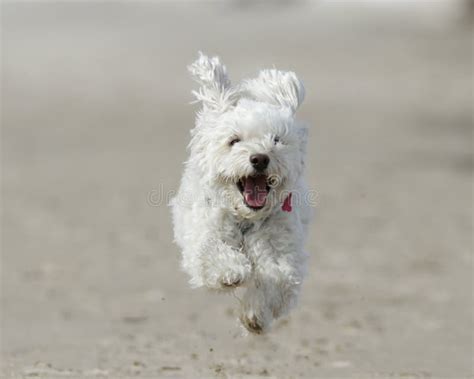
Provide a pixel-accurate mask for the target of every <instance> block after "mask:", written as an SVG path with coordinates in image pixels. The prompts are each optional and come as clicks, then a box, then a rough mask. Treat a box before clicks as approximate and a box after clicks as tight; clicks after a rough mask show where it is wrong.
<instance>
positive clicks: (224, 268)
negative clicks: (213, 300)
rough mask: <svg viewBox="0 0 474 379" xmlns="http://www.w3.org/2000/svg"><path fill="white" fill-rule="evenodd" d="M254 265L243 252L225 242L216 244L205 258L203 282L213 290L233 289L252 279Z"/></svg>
mask: <svg viewBox="0 0 474 379" xmlns="http://www.w3.org/2000/svg"><path fill="white" fill-rule="evenodd" d="M251 272H252V265H251V263H250V261H249V259H248V258H247V257H246V256H245V255H244V254H243V253H242V252H241V251H238V250H236V249H233V248H232V247H230V246H229V245H227V244H225V243H224V242H220V241H219V242H215V245H214V246H212V248H211V249H209V250H208V251H207V252H206V254H205V256H203V270H202V276H203V282H204V284H205V285H206V286H207V287H209V288H213V289H224V290H225V289H232V288H235V287H238V286H240V285H242V284H244V283H245V282H246V281H247V279H248V278H249V277H250V275H251Z"/></svg>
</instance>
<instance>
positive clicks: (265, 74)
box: [243, 69, 305, 113]
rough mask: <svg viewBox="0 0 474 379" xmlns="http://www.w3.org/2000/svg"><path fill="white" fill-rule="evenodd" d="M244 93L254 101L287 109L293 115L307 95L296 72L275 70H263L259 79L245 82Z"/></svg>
mask: <svg viewBox="0 0 474 379" xmlns="http://www.w3.org/2000/svg"><path fill="white" fill-rule="evenodd" d="M243 92H244V94H245V95H244V96H248V97H250V98H251V99H253V100H256V101H262V102H265V103H270V104H274V105H278V106H282V107H287V108H290V109H291V111H292V112H293V113H295V112H296V110H297V109H298V107H299V106H300V105H301V104H302V103H303V100H304V95H305V90H304V86H303V83H302V82H301V80H299V79H298V77H297V76H296V74H295V73H294V72H291V71H279V70H275V69H271V70H262V71H260V74H259V75H258V78H256V79H249V80H247V81H245V83H244V85H243Z"/></svg>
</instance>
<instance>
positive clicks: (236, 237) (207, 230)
mask: <svg viewBox="0 0 474 379" xmlns="http://www.w3.org/2000/svg"><path fill="white" fill-rule="evenodd" d="M203 222H205V226H204V227H203V228H200V233H198V234H196V235H195V242H194V243H193V246H189V249H187V250H188V251H185V252H184V254H183V258H184V259H183V266H184V268H185V269H186V271H188V272H189V273H190V274H191V284H192V285H193V286H195V287H201V286H205V287H208V288H211V289H217V290H226V289H231V288H234V287H237V286H239V285H241V284H243V283H244V282H246V281H247V279H248V278H249V277H250V275H251V272H252V265H251V263H250V261H249V259H248V258H247V256H246V255H245V254H244V251H243V246H242V233H241V231H240V229H239V228H238V225H237V223H236V222H235V220H234V219H233V218H232V216H231V215H226V214H222V213H220V212H218V211H216V212H214V213H213V214H212V215H211V217H209V215H208V218H207V219H206V221H204V220H203Z"/></svg>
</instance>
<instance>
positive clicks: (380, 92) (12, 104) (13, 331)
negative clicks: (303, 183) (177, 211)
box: [0, 1, 473, 379]
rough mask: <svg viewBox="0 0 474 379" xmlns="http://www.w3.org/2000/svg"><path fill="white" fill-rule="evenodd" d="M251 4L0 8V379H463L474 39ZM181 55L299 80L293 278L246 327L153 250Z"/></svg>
mask: <svg viewBox="0 0 474 379" xmlns="http://www.w3.org/2000/svg"><path fill="white" fill-rule="evenodd" d="M268 4H269V3H267V5H264V6H263V5H260V6H251V4H250V3H249V2H241V3H237V2H232V3H227V4H221V5H219V3H211V2H209V3H198V2H190V1H188V2H177V3H175V4H172V3H171V2H157V3H153V2H145V3H132V2H124V3H105V2H104V3H100V4H96V3H90V2H89V3H83V4H78V3H75V4H74V3H69V4H60V3H47V4H35V3H17V4H15V3H11V4H3V5H2V32H3V36H2V79H3V80H2V101H1V105H2V136H1V140H2V259H1V263H2V271H1V274H2V288H1V295H2V303H1V319H2V337H1V342H2V368H1V374H0V375H1V377H4V378H22V377H26V378H28V377H44V378H53V377H109V378H119V377H121V378H122V377H135V378H140V377H141V378H145V377H147V378H166V377H175V378H260V377H274V378H299V377H304V378H336V377H337V378H349V377H351V378H404V379H406V378H425V377H426V378H438V377H442V378H463V377H471V376H472V375H473V366H472V356H473V319H472V310H473V298H472V285H473V282H472V278H473V272H472V236H471V232H472V167H473V164H472V108H471V102H472V87H471V85H472V81H471V80H472V68H471V63H472V55H471V54H472V45H471V32H472V29H470V27H469V26H468V25H467V23H466V20H465V19H464V18H463V17H462V15H460V14H458V13H456V12H452V13H450V14H449V17H448V16H445V15H444V14H441V13H439V12H436V11H434V7H432V6H431V5H432V4H429V3H427V4H425V6H424V7H423V6H419V7H413V8H410V7H405V8H404V7H400V8H398V7H393V8H390V9H389V8H388V6H378V7H374V6H372V7H370V6H369V5H367V6H356V5H350V4H346V5H345V6H344V5H343V4H341V3H339V5H334V6H328V5H324V4H320V3H314V4H313V5H311V4H307V3H304V2H298V3H296V5H293V6H291V4H288V3H286V2H283V1H282V2H279V3H278V5H275V6H272V7H270V6H269V5H268ZM198 50H203V51H206V52H209V53H211V54H220V55H221V56H222V57H223V59H224V61H225V62H226V63H227V66H228V69H229V72H230V74H231V77H232V78H234V79H235V80H239V79H241V78H243V77H245V76H247V75H253V74H255V72H256V71H257V70H258V69H259V68H263V67H269V66H270V67H271V66H272V65H275V66H276V67H278V68H282V69H291V70H294V71H296V72H297V73H298V74H299V75H300V76H301V78H302V79H303V80H304V82H305V85H306V89H307V100H306V102H305V104H304V105H303V107H302V108H301V111H300V116H301V118H303V119H305V120H307V121H308V122H309V123H310V124H311V132H310V139H309V157H308V173H307V174H308V179H309V183H310V185H311V188H312V189H314V190H315V191H317V194H318V196H317V206H316V207H314V213H315V220H314V223H313V225H312V227H311V237H310V241H309V243H308V246H307V249H308V251H309V253H310V256H311V260H310V267H309V275H308V278H307V280H306V282H305V284H304V288H303V293H302V297H301V301H300V304H299V306H298V308H297V309H296V310H295V311H294V312H293V313H292V314H291V316H290V317H289V318H287V319H285V320H282V321H281V322H279V323H278V324H277V325H276V326H275V328H274V329H273V331H272V332H271V333H270V334H268V335H266V336H263V337H260V336H244V335H243V334H242V330H241V329H240V328H239V326H238V322H237V314H236V307H237V300H236V299H235V298H234V297H232V296H225V295H221V296H220V295H216V294H213V293H209V292H207V291H205V290H192V289H190V288H189V286H188V284H187V277H186V276H185V275H184V273H182V272H181V271H180V270H179V251H178V249H177V247H176V246H175V245H174V244H173V241H172V226H171V220H170V214H169V209H168V207H167V206H166V200H167V198H168V197H170V196H171V195H172V193H173V191H175V190H176V189H177V186H178V183H179V177H180V173H181V169H182V162H183V161H184V160H185V158H186V145H187V143H188V141H189V129H190V128H191V127H192V125H193V120H194V112H195V110H196V107H195V106H192V105H190V104H189V102H190V101H191V100H192V98H191V95H190V90H191V88H192V87H193V84H192V82H191V80H190V79H189V77H188V75H187V72H186V69H185V66H186V65H187V64H188V63H190V62H191V61H192V60H193V59H194V57H195V56H196V54H197V51H198Z"/></svg>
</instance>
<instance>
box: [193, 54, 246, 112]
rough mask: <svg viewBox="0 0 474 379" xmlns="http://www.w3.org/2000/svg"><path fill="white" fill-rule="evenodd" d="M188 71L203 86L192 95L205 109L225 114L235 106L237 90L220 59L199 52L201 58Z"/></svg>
mask: <svg viewBox="0 0 474 379" xmlns="http://www.w3.org/2000/svg"><path fill="white" fill-rule="evenodd" d="M188 70H189V72H190V73H191V75H192V77H193V79H194V80H195V81H196V82H197V83H199V84H200V86H201V87H200V88H199V90H197V91H193V92H192V93H193V95H194V96H195V97H196V102H202V104H203V107H204V109H206V110H213V111H221V112H225V111H226V110H227V109H228V108H229V107H230V106H232V105H234V104H235V101H236V99H237V90H236V89H234V88H233V87H232V86H231V83H230V80H229V76H228V75H227V69H226V67H225V66H224V64H222V63H221V61H220V59H219V57H212V58H209V57H207V56H206V55H204V54H203V53H202V52H199V58H198V59H197V60H196V61H195V62H194V63H193V64H191V65H189V66H188Z"/></svg>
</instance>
